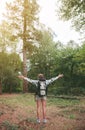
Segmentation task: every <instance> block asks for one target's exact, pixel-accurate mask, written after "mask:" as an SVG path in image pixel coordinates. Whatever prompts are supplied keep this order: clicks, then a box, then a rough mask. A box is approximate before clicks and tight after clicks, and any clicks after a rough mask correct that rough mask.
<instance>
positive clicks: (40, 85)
mask: <svg viewBox="0 0 85 130" xmlns="http://www.w3.org/2000/svg"><path fill="white" fill-rule="evenodd" d="M18 77H19V78H20V79H24V80H26V81H28V82H30V83H31V84H34V85H35V86H36V88H37V89H36V90H37V91H36V96H35V99H36V104H37V122H38V123H40V105H41V104H42V113H43V123H46V122H47V119H46V99H47V86H48V85H49V84H51V83H52V82H54V81H55V80H57V79H59V78H61V77H63V74H59V75H58V76H56V77H54V78H51V79H49V80H46V79H45V77H44V75H43V74H38V80H33V79H30V78H27V77H24V76H23V75H20V76H18Z"/></svg>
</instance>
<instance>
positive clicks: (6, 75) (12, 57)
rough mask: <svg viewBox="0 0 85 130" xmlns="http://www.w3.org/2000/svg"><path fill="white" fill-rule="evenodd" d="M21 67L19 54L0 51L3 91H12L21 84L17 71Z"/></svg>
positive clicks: (0, 78)
mask: <svg viewBox="0 0 85 130" xmlns="http://www.w3.org/2000/svg"><path fill="white" fill-rule="evenodd" d="M20 69H21V60H20V57H19V55H18V54H16V53H12V54H7V53H0V72H1V74H0V81H1V85H2V86H3V88H2V89H3V91H5V92H12V90H17V87H18V86H20V81H19V79H18V78H17V73H18V71H19V70H20Z"/></svg>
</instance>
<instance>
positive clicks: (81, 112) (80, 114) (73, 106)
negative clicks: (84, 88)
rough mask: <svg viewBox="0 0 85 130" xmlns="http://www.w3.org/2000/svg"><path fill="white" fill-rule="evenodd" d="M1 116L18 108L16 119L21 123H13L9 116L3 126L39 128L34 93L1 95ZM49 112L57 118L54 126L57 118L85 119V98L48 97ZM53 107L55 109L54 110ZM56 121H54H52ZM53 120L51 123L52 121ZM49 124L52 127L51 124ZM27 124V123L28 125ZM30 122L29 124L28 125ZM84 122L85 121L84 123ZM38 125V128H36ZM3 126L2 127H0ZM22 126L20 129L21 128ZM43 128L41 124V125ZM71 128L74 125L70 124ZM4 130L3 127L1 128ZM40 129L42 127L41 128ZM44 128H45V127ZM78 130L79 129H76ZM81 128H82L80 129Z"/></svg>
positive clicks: (13, 128)
mask: <svg viewBox="0 0 85 130" xmlns="http://www.w3.org/2000/svg"><path fill="white" fill-rule="evenodd" d="M0 106H1V107H0V117H1V116H3V115H4V114H6V113H9V114H10V113H11V114H14V113H16V111H17V110H18V113H17V117H15V119H18V120H19V123H20V122H22V123H21V124H19V123H18V124H16V123H15V124H14V123H11V122H10V121H11V120H9V119H8V118H7V120H4V122H3V123H2V128H4V127H6V128H8V129H7V130H22V128H25V127H26V128H29V130H38V129H37V125H36V114H35V113H36V110H35V109H36V103H35V101H34V95H32V94H15V95H9V96H7V95H5V96H4V95H2V96H0ZM47 109H48V114H49V116H51V119H52V120H54V119H55V121H56V122H55V124H54V126H55V127H56V123H57V119H58V118H59V119H62V118H63V117H64V118H63V119H65V121H68V120H70V121H73V120H78V121H82V120H85V100H84V98H80V99H76V98H75V99H63V98H54V97H50V98H49V97H48V100H47ZM52 109H53V110H52ZM20 111H21V112H20ZM24 111H25V112H26V114H27V115H25V116H26V118H23V112H24ZM13 118H14V117H13ZM52 122H53V123H54V121H52ZM52 122H51V123H52ZM51 123H50V124H49V126H50V129H51V125H52V124H51ZM60 123H62V122H61V121H60ZM26 124H27V125H26ZM28 124H29V125H28ZM83 124H84V123H83ZM62 125H63V124H62ZM35 127H36V129H35ZM0 128H1V127H0ZM19 128H20V129H19ZM40 128H41V126H40ZM63 128H64V129H62V130H68V128H69V126H68V123H67V124H66V125H64V126H63ZM70 128H72V130H74V129H73V126H72V125H71V124H70ZM1 130H2V129H1ZM39 130H40V129H39ZM43 130H44V129H43ZM46 130H48V129H46ZM75 130H77V129H75ZM80 130H81V129H80Z"/></svg>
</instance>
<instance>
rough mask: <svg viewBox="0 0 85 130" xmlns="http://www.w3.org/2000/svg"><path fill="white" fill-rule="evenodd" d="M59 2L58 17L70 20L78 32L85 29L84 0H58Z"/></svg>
mask: <svg viewBox="0 0 85 130" xmlns="http://www.w3.org/2000/svg"><path fill="white" fill-rule="evenodd" d="M59 2H60V7H59V16H60V18H62V19H64V20H71V21H72V24H73V25H74V27H75V28H76V29H77V30H78V31H80V32H82V31H83V30H85V0H59ZM83 32H84V31H83Z"/></svg>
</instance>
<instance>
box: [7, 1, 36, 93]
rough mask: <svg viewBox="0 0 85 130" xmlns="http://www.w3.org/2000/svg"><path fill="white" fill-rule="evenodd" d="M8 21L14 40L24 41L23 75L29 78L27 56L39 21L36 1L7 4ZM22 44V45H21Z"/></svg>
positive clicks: (24, 87)
mask: <svg viewBox="0 0 85 130" xmlns="http://www.w3.org/2000/svg"><path fill="white" fill-rule="evenodd" d="M6 6H7V16H6V17H7V18H8V19H7V20H8V22H9V26H11V27H12V28H13V32H12V36H13V38H15V39H16V38H17V39H21V40H22V44H23V46H22V53H23V75H24V76H27V63H26V62H27V56H26V53H27V51H28V46H29V45H30V44H31V45H32V43H33V42H34V39H35V31H36V29H35V26H36V21H37V20H38V16H37V13H38V8H39V6H38V4H37V2H36V0H22V1H21V0H14V1H13V2H11V3H9V4H8V3H7V4H6ZM19 44H20V43H19ZM27 90H28V85H27V82H26V81H23V92H27Z"/></svg>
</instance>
